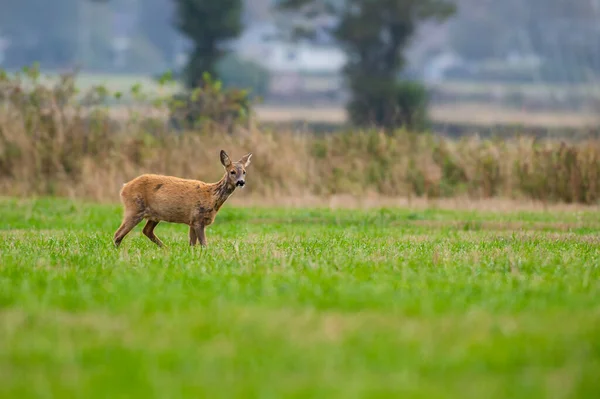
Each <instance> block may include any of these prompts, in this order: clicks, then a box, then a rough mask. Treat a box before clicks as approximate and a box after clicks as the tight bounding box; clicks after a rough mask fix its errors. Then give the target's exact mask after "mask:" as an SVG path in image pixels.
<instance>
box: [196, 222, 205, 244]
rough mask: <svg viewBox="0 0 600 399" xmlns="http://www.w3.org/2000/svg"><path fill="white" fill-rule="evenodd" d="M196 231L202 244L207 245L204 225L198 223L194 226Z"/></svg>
mask: <svg viewBox="0 0 600 399" xmlns="http://www.w3.org/2000/svg"><path fill="white" fill-rule="evenodd" d="M194 231H195V232H196V237H198V241H200V245H201V246H203V247H206V234H205V232H204V225H203V224H197V225H195V226H194Z"/></svg>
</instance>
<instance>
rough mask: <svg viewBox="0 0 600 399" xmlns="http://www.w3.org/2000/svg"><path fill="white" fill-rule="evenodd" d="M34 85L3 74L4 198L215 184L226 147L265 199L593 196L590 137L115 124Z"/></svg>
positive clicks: (597, 190)
mask: <svg viewBox="0 0 600 399" xmlns="http://www.w3.org/2000/svg"><path fill="white" fill-rule="evenodd" d="M32 88H33V89H32V90H30V91H28V90H25V89H24V85H23V83H22V82H21V81H17V80H16V79H12V78H11V79H9V78H6V77H4V78H3V79H0V103H1V104H2V105H1V108H0V192H1V193H2V194H3V195H17V196H28V195H59V196H70V197H78V198H86V199H93V200H98V201H111V202H116V201H118V193H119V191H120V189H121V187H122V185H123V183H124V182H127V181H129V180H130V179H132V178H133V177H135V176H138V175H140V174H143V173H157V174H165V175H171V176H178V177H182V178H189V179H199V180H204V181H214V180H216V179H218V177H219V176H220V175H221V170H220V168H221V166H220V165H218V164H216V163H215V162H214V159H215V157H216V156H217V154H219V151H220V149H221V148H232V149H236V151H240V152H243V153H248V152H253V153H254V158H253V168H254V169H253V173H252V176H251V177H250V178H249V179H248V187H247V189H246V190H247V194H249V195H250V196H252V197H254V198H267V199H270V200H271V201H272V199H273V198H276V197H277V198H280V197H287V198H291V197H305V198H308V197H311V198H327V197H330V196H340V195H349V196H353V197H359V198H372V196H374V195H375V196H381V197H404V198H409V199H412V198H458V197H460V198H465V197H467V198H471V199H486V198H504V199H506V198H509V199H511V198H512V199H527V200H537V201H542V202H545V203H551V202H565V203H584V204H592V203H596V202H597V200H598V197H599V196H600V187H599V185H598V178H599V177H600V164H599V162H598V159H599V156H600V140H597V139H589V140H587V141H577V142H573V143H570V142H560V141H556V140H545V141H542V140H535V139H533V138H527V137H522V138H514V139H507V140H483V139H479V138H477V137H465V138H463V139H460V140H449V139H444V138H441V137H435V136H432V135H426V134H413V133H408V132H402V131H398V132H396V133H395V134H393V135H386V134H383V133H381V132H378V131H375V130H370V131H367V130H365V131H349V132H343V133H336V134H330V135H325V136H318V135H312V134H298V133H294V132H291V131H272V130H259V129H257V128H255V127H250V128H239V129H237V130H236V131H235V133H234V134H227V131H226V129H219V128H218V127H215V126H212V127H210V128H209V127H208V125H205V127H203V128H199V129H197V130H195V131H186V132H182V131H172V130H171V129H168V128H167V124H166V122H165V121H164V118H160V117H156V116H152V115H139V114H135V113H132V114H131V115H130V117H129V118H128V119H127V120H126V121H125V122H124V123H123V122H119V123H117V122H115V121H114V120H112V119H111V118H110V117H109V112H108V110H107V107H105V106H103V105H93V104H99V103H98V101H96V103H94V101H95V99H96V97H101V96H100V95H99V94H98V92H99V91H98V90H92V91H91V92H90V93H86V95H85V96H84V98H85V99H86V100H87V102H88V103H89V104H92V105H91V106H88V107H86V108H84V107H83V106H80V105H76V104H75V102H74V98H75V97H77V96H78V94H77V93H76V90H75V88H74V86H73V84H72V80H70V79H69V78H68V77H65V78H64V79H63V81H62V82H60V83H59V84H57V85H56V86H55V87H46V86H42V85H36V84H33V85H32ZM94 96H96V97H94ZM79 97H81V96H80V95H79ZM90 99H91V100H90ZM156 107H157V109H158V110H159V111H160V109H161V106H160V105H156ZM157 114H160V112H157Z"/></svg>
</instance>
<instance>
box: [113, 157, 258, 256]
mask: <svg viewBox="0 0 600 399" xmlns="http://www.w3.org/2000/svg"><path fill="white" fill-rule="evenodd" d="M251 157H252V154H251V153H250V154H246V155H244V156H243V157H242V158H241V159H240V160H239V161H238V162H231V159H229V156H228V155H227V153H225V151H223V150H221V163H222V164H223V166H224V167H225V175H224V176H223V178H222V179H221V180H219V181H218V182H216V183H205V182H203V181H199V180H189V179H181V178H178V177H173V176H163V175H153V174H144V175H141V176H138V177H136V178H135V179H133V180H131V181H129V182H128V183H126V184H124V185H123V188H122V189H121V192H120V196H121V201H122V202H123V205H124V206H125V212H124V216H123V222H122V223H121V226H120V227H119V229H118V230H117V231H116V232H115V235H114V238H113V241H114V244H115V246H116V247H118V246H119V244H121V241H122V240H123V238H124V237H125V236H126V235H127V233H129V232H130V231H131V230H132V229H133V228H134V227H135V226H137V225H138V224H139V223H140V222H141V221H142V220H143V219H147V222H146V226H144V235H145V236H146V237H148V238H149V239H150V240H151V241H152V242H153V243H155V244H156V245H158V246H160V247H162V246H163V243H162V242H161V241H160V240H159V239H158V237H157V236H156V235H155V234H154V228H155V227H156V225H158V223H159V222H161V221H164V222H170V223H182V224H187V225H188V226H190V230H189V238H190V245H192V246H193V245H195V244H196V243H197V241H200V245H201V246H203V247H206V235H205V232H204V228H205V227H206V226H209V225H211V224H212V223H213V222H214V220H215V216H216V215H217V212H219V209H221V206H222V205H223V204H224V203H225V201H226V200H227V198H229V196H230V195H231V194H232V193H233V192H234V191H235V189H236V187H238V186H239V187H244V185H245V184H246V168H247V167H248V165H250V158H251Z"/></svg>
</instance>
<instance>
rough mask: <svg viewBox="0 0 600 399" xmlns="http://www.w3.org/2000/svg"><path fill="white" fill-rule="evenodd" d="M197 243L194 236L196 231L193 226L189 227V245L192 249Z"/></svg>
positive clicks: (196, 237)
mask: <svg viewBox="0 0 600 399" xmlns="http://www.w3.org/2000/svg"><path fill="white" fill-rule="evenodd" d="M197 242H198V236H197V235H196V230H195V229H194V226H190V245H191V246H192V247H193V246H194V245H196V243H197Z"/></svg>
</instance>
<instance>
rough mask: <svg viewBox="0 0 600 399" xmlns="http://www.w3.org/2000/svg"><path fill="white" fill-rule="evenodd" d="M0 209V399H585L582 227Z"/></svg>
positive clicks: (589, 351) (594, 352)
mask: <svg viewBox="0 0 600 399" xmlns="http://www.w3.org/2000/svg"><path fill="white" fill-rule="evenodd" d="M120 217H121V210H120V208H119V207H118V206H98V205H86V204H80V203H74V202H68V201H62V200H50V199H45V200H37V201H33V200H31V201H19V200H11V199H3V200H0V220H1V222H0V396H1V397H19V398H22V397H85V398H106V397H160V398H165V397H169V398H171V397H208V398H221V397H222V398H233V397H257V398H258V397H260V398H281V397H319V398H323V397H328V398H329V397H339V398H354V397H381V398H390V397H414V398H542V397H543V398H573V397H581V398H584V397H585V398H591V397H597V395H598V394H600V382H599V381H600V380H599V379H598V376H599V375H600V299H599V298H600V281H599V277H600V270H599V264H600V258H599V255H600V250H599V245H598V244H599V242H600V241H599V240H598V238H597V231H598V229H600V215H599V214H597V213H594V212H578V213H575V212H573V213H555V214H552V213H543V212H535V213H534V212H530V213H523V212H521V213H513V214H507V213H504V214H501V213H490V212H487V213H483V212H474V211H441V210H427V211H418V212H414V211H409V210H391V209H388V210H386V209H384V210H369V211H360V212H356V211H351V210H345V211H331V210H325V209H323V210H319V209H312V210H301V209H295V210H284V209H258V208H256V209H234V208H232V207H231V206H227V205H226V206H225V208H224V209H223V210H222V212H221V213H220V214H219V215H218V216H217V222H216V224H215V225H214V226H212V227H211V228H209V230H208V240H209V248H208V249H205V250H202V249H199V248H197V249H190V248H189V247H188V246H187V244H186V242H187V229H186V227H185V226H181V225H169V224H161V225H159V227H158V228H157V230H156V232H157V235H158V236H159V237H160V238H161V239H162V240H163V241H164V242H165V244H166V245H167V246H168V248H167V249H160V248H157V247H155V246H154V245H153V244H152V243H150V241H149V240H147V239H146V238H145V237H143V236H142V235H141V227H142V226H141V225H140V226H138V228H137V229H136V230H135V231H134V232H133V233H132V234H131V235H129V236H127V237H126V239H125V241H124V242H123V245H122V247H121V248H120V249H119V250H115V249H114V248H113V247H112V246H111V238H112V234H113V232H114V230H115V229H116V228H117V227H118V225H119V222H120Z"/></svg>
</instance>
